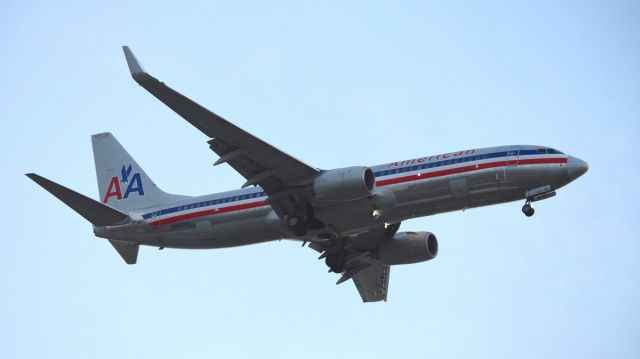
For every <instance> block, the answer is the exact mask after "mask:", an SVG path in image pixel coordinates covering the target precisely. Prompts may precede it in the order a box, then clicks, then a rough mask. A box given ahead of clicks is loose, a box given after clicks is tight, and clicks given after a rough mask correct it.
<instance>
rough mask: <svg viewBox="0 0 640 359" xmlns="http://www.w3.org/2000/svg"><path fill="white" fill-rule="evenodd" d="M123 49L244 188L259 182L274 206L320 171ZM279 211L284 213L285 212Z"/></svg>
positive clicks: (137, 75)
mask: <svg viewBox="0 0 640 359" xmlns="http://www.w3.org/2000/svg"><path fill="white" fill-rule="evenodd" d="M123 50H124V54H125V57H126V59H127V64H128V65H129V70H130V72H131V76H132V77H133V79H134V80H135V81H136V82H137V83H138V84H139V85H140V86H142V87H144V88H145V89H146V90H147V91H149V92H150V93H151V94H152V95H153V96H155V97H156V98H158V99H159V100H160V101H162V102H163V103H164V104H165V105H167V106H168V107H169V108H171V109H172V110H173V111H175V112H176V113H177V114H178V115H180V116H182V117H183V118H184V119H185V120H187V121H188V122H189V123H191V124H192V125H193V126H195V127H196V128H197V129H199V130H200V131H202V132H203V133H204V134H205V135H207V136H209V137H210V138H211V140H209V145H210V148H211V149H212V150H213V151H214V152H215V153H216V154H218V155H219V156H220V159H218V160H217V161H216V163H215V164H216V165H217V164H221V163H225V162H226V163H228V164H229V165H230V166H231V167H233V169H235V170H236V171H237V172H238V173H240V175H242V176H243V177H244V178H245V179H246V182H245V183H244V185H243V186H242V187H246V186H250V185H260V187H262V188H263V189H264V190H265V192H266V193H267V195H269V196H270V203H271V204H272V205H273V204H274V202H278V201H277V200H278V199H280V198H283V197H286V196H289V195H290V194H291V192H292V191H293V192H295V191H296V189H299V188H301V187H302V186H304V185H306V184H308V183H310V181H312V180H313V178H314V177H315V176H316V175H317V174H318V173H319V172H320V171H319V170H318V169H317V168H314V167H311V166H309V165H308V164H306V163H304V162H302V161H300V160H298V159H296V158H294V157H292V156H290V155H288V154H286V153H285V152H283V151H281V150H279V149H277V148H275V147H274V146H272V145H270V144H268V143H266V142H264V141H262V140H261V139H259V138H257V137H255V136H253V135H252V134H250V133H248V132H246V131H244V130H243V129H241V128H239V127H238V126H236V125H234V124H232V123H231V122H229V121H227V120H225V119H224V118H222V117H220V116H218V115H216V114H215V113H213V112H211V111H209V110H207V109H206V108H204V107H202V106H200V105H199V104H197V103H196V102H195V101H192V100H190V99H189V98H187V97H186V96H184V95H182V94H180V93H179V92H178V91H176V90H174V89H172V88H171V87H169V86H167V85H165V84H164V82H161V81H159V80H158V79H156V78H155V77H153V76H151V75H149V74H148V73H147V72H146V71H145V70H144V69H143V68H142V66H141V65H140V63H139V62H138V60H137V59H136V58H135V56H134V55H133V53H132V52H131V50H130V49H129V48H128V47H127V46H123ZM274 208H276V207H274ZM276 211H278V208H276ZM278 212H279V213H278V214H279V215H281V214H282V211H278Z"/></svg>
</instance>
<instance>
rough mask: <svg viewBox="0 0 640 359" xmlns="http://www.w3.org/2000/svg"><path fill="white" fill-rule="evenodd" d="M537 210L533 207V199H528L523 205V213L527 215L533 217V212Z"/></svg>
mask: <svg viewBox="0 0 640 359" xmlns="http://www.w3.org/2000/svg"><path fill="white" fill-rule="evenodd" d="M535 212H536V210H535V209H533V207H531V201H530V200H527V201H526V202H525V203H524V206H522V213H524V215H525V216H527V217H531V216H533V214H534V213H535Z"/></svg>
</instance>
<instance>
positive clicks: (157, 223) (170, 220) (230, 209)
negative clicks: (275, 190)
mask: <svg viewBox="0 0 640 359" xmlns="http://www.w3.org/2000/svg"><path fill="white" fill-rule="evenodd" d="M264 205H266V203H265V202H264V201H260V202H251V203H243V204H237V205H235V206H228V207H222V208H215V209H206V210H204V211H198V212H191V213H187V214H181V215H178V216H175V217H169V218H163V219H161V220H158V221H155V222H149V224H150V225H151V226H154V227H156V226H163V225H165V224H171V223H176V222H181V221H186V220H189V219H194V218H199V217H206V216H212V215H214V214H220V213H228V212H235V211H241V210H243V209H250V208H256V207H262V206H264Z"/></svg>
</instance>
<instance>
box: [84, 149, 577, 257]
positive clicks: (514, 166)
mask: <svg viewBox="0 0 640 359" xmlns="http://www.w3.org/2000/svg"><path fill="white" fill-rule="evenodd" d="M580 166H582V167H584V166H586V163H584V162H582V161H580V160H578V159H575V158H573V157H570V156H567V155H565V154H563V153H561V152H558V151H555V150H552V149H549V148H547V147H543V146H523V145H521V146H502V147H492V148H485V149H471V150H464V151H457V152H451V153H445V154H440V155H432V156H426V157H420V158H414V159H409V160H404V161H398V162H391V163H387V164H383V165H378V166H372V167H371V169H372V170H373V171H374V173H375V176H376V188H375V190H374V192H373V194H372V195H371V196H368V197H366V198H362V199H358V200H354V201H330V202H329V201H318V200H313V199H312V200H311V204H312V206H313V208H314V211H315V215H316V217H317V218H319V219H320V220H322V221H323V222H324V223H325V224H326V225H327V226H326V227H325V228H323V229H322V230H317V231H310V232H309V233H308V234H307V235H305V237H300V238H296V237H295V236H294V235H293V234H292V233H291V232H290V231H289V230H288V229H287V228H286V226H285V225H284V224H283V221H282V220H281V219H280V218H279V217H278V215H276V213H275V212H274V210H273V209H272V208H271V206H270V205H269V204H267V203H265V202H264V201H265V200H266V195H265V194H264V192H262V190H261V189H260V188H248V189H243V190H237V191H230V192H224V193H219V194H214V195H208V196H201V197H190V198H187V199H184V200H181V201H179V202H174V203H168V204H166V205H163V206H160V207H155V208H148V209H143V210H138V211H134V212H132V213H130V216H131V218H132V219H133V222H132V223H129V224H126V225H122V226H115V227H94V232H95V233H96V235H97V236H99V237H104V238H109V239H117V240H127V241H135V242H138V243H141V244H146V245H151V246H160V247H174V248H222V247H232V246H240V245H247V244H253V243H260V242H266V241H271V240H278V239H296V240H311V241H313V240H314V239H317V238H318V236H319V235H320V234H322V233H330V234H332V235H336V236H349V235H354V234H357V233H360V232H364V231H367V230H368V229H371V228H375V227H379V226H380V225H381V224H384V223H398V222H401V221H404V220H407V219H411V218H415V217H422V216H429V215H433V214H437V213H443V212H449V211H457V210H464V209H469V208H475V207H481V206H487V205H492V204H498V203H505V202H511V201H515V200H522V199H525V197H526V196H525V194H526V193H527V191H530V190H532V189H535V188H540V187H543V186H550V187H549V188H550V189H551V190H552V191H555V190H557V189H558V188H560V187H562V186H564V185H566V184H567V183H569V182H571V181H572V180H573V179H575V177H577V176H579V175H580V174H582V173H583V172H584V171H582V167H580ZM574 167H575V168H574ZM577 167H580V168H577ZM584 170H585V171H586V169H584ZM580 171H582V172H580Z"/></svg>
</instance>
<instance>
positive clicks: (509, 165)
mask: <svg viewBox="0 0 640 359" xmlns="http://www.w3.org/2000/svg"><path fill="white" fill-rule="evenodd" d="M519 154H520V147H519V146H516V147H510V148H509V149H508V150H507V159H506V165H505V166H504V177H505V182H510V181H511V180H512V178H511V176H510V174H509V172H510V171H512V170H514V169H515V168H516V167H517V166H518V158H519ZM511 175H513V174H511Z"/></svg>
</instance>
